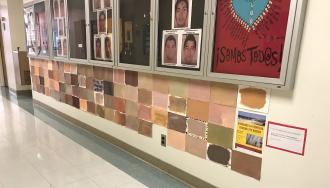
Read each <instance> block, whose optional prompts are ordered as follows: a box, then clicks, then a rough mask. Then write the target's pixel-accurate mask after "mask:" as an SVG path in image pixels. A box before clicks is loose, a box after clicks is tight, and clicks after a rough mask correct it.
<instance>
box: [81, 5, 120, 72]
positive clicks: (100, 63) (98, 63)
mask: <svg viewBox="0 0 330 188" xmlns="http://www.w3.org/2000/svg"><path fill="white" fill-rule="evenodd" d="M89 2H90V0H85V3H86V4H85V7H86V8H87V9H88V11H86V15H87V16H86V23H87V28H88V31H86V38H87V43H86V44H87V59H88V61H87V63H88V64H89V65H96V66H101V67H110V68H111V67H113V66H115V64H116V63H115V61H116V53H113V56H114V57H113V61H101V60H94V59H92V53H93V52H92V47H91V45H92V43H91V38H92V37H93V36H91V35H92V31H91V29H92V28H91V25H90V7H91V6H93V5H90V4H89ZM111 3H112V6H113V7H112V34H113V36H115V37H113V39H112V40H114V42H113V44H115V42H116V34H115V33H116V24H114V20H116V18H115V17H116V10H115V8H114V7H115V0H111ZM86 5H88V6H86ZM113 48H114V50H116V45H114V46H113Z"/></svg>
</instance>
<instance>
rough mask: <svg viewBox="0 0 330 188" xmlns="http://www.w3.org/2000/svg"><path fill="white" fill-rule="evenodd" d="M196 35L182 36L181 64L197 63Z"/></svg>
mask: <svg viewBox="0 0 330 188" xmlns="http://www.w3.org/2000/svg"><path fill="white" fill-rule="evenodd" d="M198 38H199V36H198V35H194V34H184V35H183V36H182V55H181V56H182V59H181V61H182V62H181V63H182V64H183V65H191V66H196V65H197V52H198V49H197V48H198V43H197V42H198Z"/></svg>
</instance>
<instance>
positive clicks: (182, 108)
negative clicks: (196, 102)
mask: <svg viewBox="0 0 330 188" xmlns="http://www.w3.org/2000/svg"><path fill="white" fill-rule="evenodd" d="M186 107H187V99H185V98H181V97H174V96H170V106H169V109H170V110H171V111H173V112H177V113H181V114H186Z"/></svg>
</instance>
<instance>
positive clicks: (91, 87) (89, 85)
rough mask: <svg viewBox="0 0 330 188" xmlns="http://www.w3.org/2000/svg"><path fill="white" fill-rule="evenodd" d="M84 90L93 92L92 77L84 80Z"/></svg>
mask: <svg viewBox="0 0 330 188" xmlns="http://www.w3.org/2000/svg"><path fill="white" fill-rule="evenodd" d="M86 88H87V89H90V90H94V79H93V78H92V77H87V78H86Z"/></svg>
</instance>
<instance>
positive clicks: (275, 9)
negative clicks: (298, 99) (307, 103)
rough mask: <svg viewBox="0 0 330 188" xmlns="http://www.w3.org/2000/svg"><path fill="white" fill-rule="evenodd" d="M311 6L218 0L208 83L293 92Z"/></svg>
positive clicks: (215, 1)
mask: <svg viewBox="0 0 330 188" xmlns="http://www.w3.org/2000/svg"><path fill="white" fill-rule="evenodd" d="M305 6H306V1H304V0H291V1H246V2H244V1H243V2H241V1H236V0H233V1H231V2H230V3H228V2H226V1H223V0H213V1H212V9H213V10H212V12H213V14H212V17H211V25H210V27H212V28H213V29H212V32H210V33H211V35H210V45H212V46H207V47H208V48H209V49H210V50H212V51H211V53H209V54H210V57H209V59H210V61H209V66H208V70H207V72H208V73H207V74H208V78H215V79H216V80H219V81H225V82H232V83H242V82H245V83H249V84H252V85H258V84H259V85H262V86H266V87H273V88H283V87H284V88H285V87H286V88H288V87H291V86H292V85H293V77H292V76H291V75H293V74H294V72H295V67H296V63H297V57H298V52H299V48H296V46H299V43H300V38H301V29H302V25H303V24H301V19H303V16H302V15H303V14H304V7H305ZM213 24H214V25H213Z"/></svg>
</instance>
